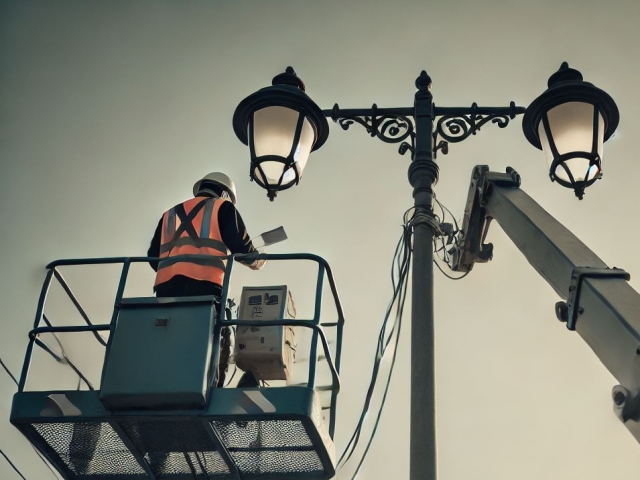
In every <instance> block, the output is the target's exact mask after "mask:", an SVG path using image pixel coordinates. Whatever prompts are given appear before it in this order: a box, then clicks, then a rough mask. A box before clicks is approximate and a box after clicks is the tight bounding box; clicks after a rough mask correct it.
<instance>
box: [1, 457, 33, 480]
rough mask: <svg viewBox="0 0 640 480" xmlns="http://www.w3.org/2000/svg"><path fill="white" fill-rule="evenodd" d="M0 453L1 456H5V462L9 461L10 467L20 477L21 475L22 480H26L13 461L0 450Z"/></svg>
mask: <svg viewBox="0 0 640 480" xmlns="http://www.w3.org/2000/svg"><path fill="white" fill-rule="evenodd" d="M0 454H2V456H3V457H4V458H5V460H6V461H7V462H9V465H11V467H12V468H13V469H14V470H15V471H16V473H17V474H18V475H20V477H21V478H22V479H23V480H27V479H26V478H25V476H24V475H22V473H20V470H18V467H16V466H15V465H14V464H13V462H12V461H11V460H9V457H7V455H6V454H5V453H4V452H3V451H2V450H0Z"/></svg>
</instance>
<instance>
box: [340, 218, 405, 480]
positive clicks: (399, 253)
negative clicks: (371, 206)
mask: <svg viewBox="0 0 640 480" xmlns="http://www.w3.org/2000/svg"><path fill="white" fill-rule="evenodd" d="M410 210H411V209H409V210H407V212H405V214H404V219H403V220H404V222H403V230H402V235H401V237H400V239H399V240H398V244H397V246H396V250H395V253H394V256H393V261H392V264H391V283H392V286H393V295H392V298H391V301H390V302H389V305H388V307H387V310H386V312H385V316H384V320H383V322H382V326H381V328H380V333H379V335H378V343H377V348H376V354H375V359H374V364H373V370H372V372H371V380H370V382H369V388H368V389H367V394H366V397H365V401H364V406H363V408H362V413H361V415H360V419H359V421H358V424H357V425H356V427H355V429H354V431H353V434H352V435H351V438H350V440H349V442H348V443H347V446H346V447H345V450H344V452H343V453H342V455H341V456H340V459H339V460H338V467H337V470H341V469H342V468H344V466H345V465H346V464H347V462H349V460H350V459H351V458H352V457H353V455H354V453H355V450H356V447H357V445H358V443H359V441H360V438H361V435H362V431H363V426H364V421H365V418H366V417H367V414H368V413H369V408H370V406H371V400H372V397H373V394H374V391H375V387H376V383H377V380H378V375H379V373H380V366H381V364H382V360H383V359H384V358H385V356H386V354H387V353H388V348H389V346H390V345H391V344H393V348H392V352H391V365H390V366H389V372H388V375H387V378H386V379H385V380H386V382H385V386H384V391H383V394H382V400H381V402H380V406H379V408H378V411H377V413H376V417H375V421H374V425H373V427H372V430H371V433H370V435H369V439H368V440H367V444H366V447H365V449H364V451H363V452H362V454H361V456H360V458H359V460H358V463H357V466H356V468H355V471H354V473H353V475H352V476H351V478H352V479H354V478H355V477H356V476H357V474H358V472H359V471H360V468H361V467H362V464H363V463H364V460H365V458H366V456H367V454H368V452H369V449H370V447H371V444H372V443H373V439H374V437H375V434H376V431H377V428H378V424H379V422H380V418H381V416H382V411H383V409H384V404H385V402H386V398H387V393H388V391H389V386H390V384H391V376H392V374H393V369H394V366H395V361H396V355H397V352H398V341H399V339H400V331H401V326H402V315H403V311H404V304H405V300H406V297H407V287H408V279H409V272H410V265H411V253H412V243H411V239H412V232H413V226H412V224H411V222H412V218H408V216H407V215H408V213H409V211H410ZM394 309H395V316H394V319H393V323H392V325H391V326H389V320H390V318H391V314H392V312H393V311H394Z"/></svg>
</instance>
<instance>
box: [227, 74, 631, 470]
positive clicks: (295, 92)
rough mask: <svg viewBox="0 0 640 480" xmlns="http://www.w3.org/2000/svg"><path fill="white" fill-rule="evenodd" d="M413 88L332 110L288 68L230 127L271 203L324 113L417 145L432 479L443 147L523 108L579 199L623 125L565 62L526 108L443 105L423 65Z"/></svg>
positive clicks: (422, 410)
mask: <svg viewBox="0 0 640 480" xmlns="http://www.w3.org/2000/svg"><path fill="white" fill-rule="evenodd" d="M416 88H417V92H416V93H415V98H414V105H413V107H404V108H378V107H377V106H376V105H375V104H374V105H373V106H372V107H371V108H367V109H340V107H339V106H338V105H337V104H336V105H334V107H333V108H332V109H330V110H320V108H319V107H318V106H317V105H316V104H315V103H314V102H313V101H312V100H311V99H310V98H309V97H308V96H307V95H306V93H305V85H304V83H303V82H302V81H301V80H300V79H299V78H298V77H297V75H296V74H295V72H294V70H293V68H291V67H288V68H287V70H286V71H285V72H284V73H282V74H280V75H278V76H276V77H275V78H274V79H273V82H272V86H271V87H266V88H263V89H261V90H259V91H258V92H256V93H254V94H252V95H250V96H249V97H247V98H245V99H244V100H243V101H242V102H241V103H240V104H239V105H238V108H237V109H236V111H235V114H234V118H233V126H234V130H235V132H236V135H237V136H238V138H239V139H240V140H241V141H242V142H243V143H245V144H247V145H248V146H249V147H250V153H251V169H250V175H251V179H252V180H254V181H256V183H258V184H259V185H260V186H261V187H263V188H265V189H266V190H267V195H268V197H269V198H270V200H271V201H273V200H274V198H275V197H276V195H277V192H278V191H280V190H285V189H287V188H290V187H292V186H293V185H296V184H298V183H299V181H300V179H301V178H302V173H303V170H304V166H305V165H306V162H307V159H308V156H309V154H310V152H311V151H313V150H317V149H318V148H320V146H322V144H323V143H324V142H325V141H326V140H327V136H328V124H327V121H326V118H327V117H328V118H331V119H332V120H333V121H334V122H337V123H338V124H339V125H340V126H341V127H342V128H343V129H344V130H347V129H348V128H349V127H350V126H351V125H353V124H354V123H357V124H359V125H361V126H363V127H364V128H365V129H366V130H367V132H368V133H369V134H370V135H371V136H372V137H377V138H379V139H380V140H382V141H384V142H387V143H400V147H399V153H400V154H405V153H406V152H407V151H410V152H411V160H412V161H411V164H410V165H409V171H408V176H409V182H410V184H411V186H412V187H413V198H414V215H413V217H412V220H411V227H412V230H413V266H412V268H413V270H412V296H411V423H410V425H411V426H410V428H411V433H410V480H435V479H436V478H437V463H436V415H435V363H434V359H435V357H434V289H433V280H434V278H433V277H434V276H433V261H434V259H433V239H434V237H436V236H438V235H439V234H440V225H439V222H438V218H437V217H436V216H435V215H434V213H433V186H434V185H435V184H436V182H437V181H438V166H437V164H436V163H435V161H434V160H435V156H436V155H437V153H438V152H439V151H440V152H441V153H443V154H447V153H448V149H449V144H450V143H456V142H461V141H463V140H465V139H466V138H468V137H469V136H471V135H475V134H476V132H477V131H478V130H479V129H480V128H481V127H482V126H483V125H485V124H487V123H488V122H492V123H494V124H496V125H498V126H499V127H500V128H504V127H506V126H507V125H508V123H509V121H510V120H511V119H514V118H515V117H516V116H517V115H519V114H523V113H525V112H526V114H525V117H524V121H523V128H524V132H525V135H526V137H527V139H528V140H529V141H530V142H531V143H532V144H533V145H534V146H535V147H537V148H542V149H543V150H545V154H546V156H547V158H548V161H549V168H550V172H549V174H550V177H551V180H552V181H557V182H558V183H559V184H560V185H562V186H565V187H568V188H572V189H574V191H575V193H576V195H577V196H578V197H579V198H582V196H583V195H584V189H585V188H586V187H588V186H589V185H591V184H593V183H594V182H595V181H596V180H597V179H598V178H600V177H601V175H602V173H601V172H602V167H601V158H602V143H603V142H604V141H605V140H606V139H608V138H609V137H610V136H611V134H612V133H613V131H614V130H615V128H616V126H617V124H618V110H617V107H616V105H615V103H614V102H613V100H612V99H611V97H609V96H608V95H607V94H606V93H605V92H603V91H602V90H600V89H597V88H596V87H594V86H593V85H591V84H588V83H586V82H583V81H582V75H581V74H580V72H578V71H577V70H573V69H569V68H568V65H567V64H566V63H563V65H562V66H561V68H560V70H559V71H558V72H557V73H555V74H554V75H553V76H552V77H551V78H550V79H549V89H548V90H547V91H546V92H545V93H543V94H542V95H541V96H540V97H539V98H538V99H536V100H535V101H534V102H533V103H532V104H531V106H530V107H529V108H528V109H525V108H524V107H519V106H516V105H515V104H514V103H513V102H511V104H510V106H509V107H479V106H477V105H476V104H475V103H474V104H473V105H472V106H471V107H453V108H451V107H438V106H436V105H434V103H433V97H432V95H431V78H430V77H429V76H428V75H427V73H426V72H425V71H422V73H421V74H420V76H419V77H418V78H417V79H416ZM585 115H586V116H587V118H586V119H585ZM576 125H577V126H578V130H580V131H578V132H576V131H575V130H576V128H575V126H576ZM585 145H586V146H585Z"/></svg>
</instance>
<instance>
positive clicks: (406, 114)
mask: <svg viewBox="0 0 640 480" xmlns="http://www.w3.org/2000/svg"><path fill="white" fill-rule="evenodd" d="M322 113H323V114H324V116H325V117H328V118H331V119H332V120H333V121H334V122H336V123H338V124H339V125H340V126H341V127H342V128H343V129H344V130H348V129H349V127H350V126H351V125H353V124H354V123H357V124H359V125H362V126H363V127H364V128H365V130H366V131H367V133H368V134H369V135H371V136H372V137H378V138H379V139H380V140H382V141H383V142H386V143H401V142H402V143H401V145H400V148H399V149H398V151H399V152H400V154H401V155H404V154H405V153H406V152H407V150H409V151H411V152H412V153H413V152H414V147H415V136H416V133H415V123H414V120H413V114H414V109H413V107H404V108H378V106H377V105H376V104H375V103H374V104H373V105H372V106H371V108H342V109H341V108H340V107H339V106H338V104H337V103H336V104H335V105H334V106H333V108H332V109H331V110H323V111H322ZM407 139H409V141H408V142H407V141H405V140H407Z"/></svg>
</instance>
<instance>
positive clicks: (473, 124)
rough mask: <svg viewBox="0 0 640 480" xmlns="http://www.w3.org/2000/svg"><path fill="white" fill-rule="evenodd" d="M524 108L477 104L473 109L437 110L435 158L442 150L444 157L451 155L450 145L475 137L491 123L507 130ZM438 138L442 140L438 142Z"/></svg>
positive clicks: (474, 104)
mask: <svg viewBox="0 0 640 480" xmlns="http://www.w3.org/2000/svg"><path fill="white" fill-rule="evenodd" d="M524 110H525V109H524V108H523V107H517V106H516V104H515V102H511V103H510V104H509V107H508V108H491V107H490V108H482V107H478V105H477V104H476V103H473V104H472V105H471V108H437V107H436V108H435V113H436V115H437V116H438V120H437V122H436V126H435V129H434V131H433V145H434V146H433V154H434V157H435V156H436V155H437V152H438V150H440V151H441V152H442V153H443V154H444V155H446V154H447V153H449V143H458V142H462V141H463V140H465V139H467V138H469V136H471V135H475V134H476V132H477V131H478V130H480V128H481V127H482V126H483V125H485V124H487V123H489V122H491V123H494V124H496V125H497V126H498V127H500V128H505V127H506V126H507V125H508V124H509V120H513V119H514V118H516V115H518V114H521V113H524ZM438 137H441V138H442V140H440V141H438Z"/></svg>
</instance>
